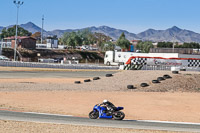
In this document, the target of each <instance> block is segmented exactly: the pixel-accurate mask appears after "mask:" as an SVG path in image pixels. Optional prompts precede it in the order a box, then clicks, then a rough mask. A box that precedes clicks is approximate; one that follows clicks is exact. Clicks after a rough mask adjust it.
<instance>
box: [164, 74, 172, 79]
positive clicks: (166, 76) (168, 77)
mask: <svg viewBox="0 0 200 133" xmlns="http://www.w3.org/2000/svg"><path fill="white" fill-rule="evenodd" d="M163 78H164V79H170V78H172V77H171V76H169V75H167V74H166V75H164V76H163Z"/></svg>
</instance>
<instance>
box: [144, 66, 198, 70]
mask: <svg viewBox="0 0 200 133" xmlns="http://www.w3.org/2000/svg"><path fill="white" fill-rule="evenodd" d="M171 67H179V68H180V70H182V69H185V70H186V71H200V67H187V66H181V67H180V66H167V65H143V67H142V68H141V70H164V71H170V70H171Z"/></svg>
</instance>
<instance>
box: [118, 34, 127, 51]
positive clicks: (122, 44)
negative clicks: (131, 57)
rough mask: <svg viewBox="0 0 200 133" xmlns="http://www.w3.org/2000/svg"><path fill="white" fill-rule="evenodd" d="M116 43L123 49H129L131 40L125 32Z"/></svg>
mask: <svg viewBox="0 0 200 133" xmlns="http://www.w3.org/2000/svg"><path fill="white" fill-rule="evenodd" d="M116 44H117V45H118V46H120V47H121V48H122V49H129V45H130V42H129V41H128V40H127V39H126V37H125V34H124V32H123V33H122V34H121V36H120V37H119V39H118V40H117V43H116Z"/></svg>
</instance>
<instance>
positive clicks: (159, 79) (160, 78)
mask: <svg viewBox="0 0 200 133" xmlns="http://www.w3.org/2000/svg"><path fill="white" fill-rule="evenodd" d="M157 80H158V81H163V80H165V79H164V78H163V77H158V78H157Z"/></svg>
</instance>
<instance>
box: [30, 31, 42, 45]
mask: <svg viewBox="0 0 200 133" xmlns="http://www.w3.org/2000/svg"><path fill="white" fill-rule="evenodd" d="M31 37H33V38H35V39H36V40H37V42H38V43H39V42H40V40H41V33H40V32H35V33H34V34H32V35H31Z"/></svg>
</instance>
